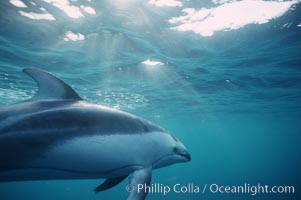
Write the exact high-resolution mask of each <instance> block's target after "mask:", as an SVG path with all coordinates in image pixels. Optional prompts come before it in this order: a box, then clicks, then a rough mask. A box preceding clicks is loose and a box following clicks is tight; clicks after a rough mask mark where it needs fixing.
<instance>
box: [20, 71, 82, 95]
mask: <svg viewBox="0 0 301 200" xmlns="http://www.w3.org/2000/svg"><path fill="white" fill-rule="evenodd" d="M23 72H24V73H26V74H28V75H29V76H30V77H32V78H33V79H34V80H35V81H36V82H37V83H38V86H39V90H38V92H37V93H36V94H35V96H33V97H32V98H31V99H30V100H29V101H31V100H42V99H68V100H82V98H81V97H80V96H79V95H78V94H77V93H76V92H75V91H74V90H73V89H72V88H71V87H70V86H69V85H68V84H67V83H65V82H64V81H62V80H61V79H59V78H58V77H56V76H54V75H52V74H50V73H49V72H46V71H44V70H41V69H37V68H25V69H23Z"/></svg>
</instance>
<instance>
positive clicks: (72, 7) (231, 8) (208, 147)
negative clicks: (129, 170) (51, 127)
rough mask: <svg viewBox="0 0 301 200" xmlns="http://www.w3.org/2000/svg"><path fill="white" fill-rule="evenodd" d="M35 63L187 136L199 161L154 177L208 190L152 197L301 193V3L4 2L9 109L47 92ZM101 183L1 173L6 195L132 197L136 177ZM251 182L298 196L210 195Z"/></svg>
mask: <svg viewBox="0 0 301 200" xmlns="http://www.w3.org/2000/svg"><path fill="white" fill-rule="evenodd" d="M25 67H36V68H41V69H44V70H47V71H49V72H51V73H53V74H55V75H57V76H58V77H60V78H62V79H63V80H64V81H66V82H67V83H68V84H70V85H71V86H72V87H73V88H74V89H75V90H76V91H77V92H78V93H79V95H80V96H81V97H83V98H84V99H85V100H86V101H88V102H92V103H97V104H103V105H106V106H110V107H114V108H117V109H120V110H123V111H127V112H130V113H133V114H135V115H138V116H140V117H143V118H146V119H148V120H150V121H152V122H154V123H156V124H158V125H160V126H162V127H164V128H165V129H167V130H168V131H170V132H171V133H173V134H174V135H175V136H177V137H178V138H179V139H180V140H181V141H182V142H183V143H184V144H185V146H186V147H187V148H188V150H189V152H190V153H191V157H192V160H191V161H190V162H189V163H183V164H176V165H173V166H169V167H166V168H162V169H158V170H155V171H153V177H152V183H160V184H164V185H169V186H173V185H175V184H181V185H188V184H189V183H193V184H194V185H197V186H199V187H200V190H201V191H200V193H188V192H187V193H181V194H177V193H172V192H171V193H169V194H167V195H165V196H163V194H149V195H148V196H147V199H185V200H186V199H281V200H285V199H296V200H297V199H301V191H300V186H301V184H300V183H301V179H300V178H301V177H300V174H301V170H300V169H301V168H300V166H301V156H300V153H301V2H300V1H299V0H292V1H277V0H273V1H263V0H242V1H235V0H212V1H210V0H202V1H193V0H186V1H184V0H183V1H182V0H150V1H148V0H99V1H97V0H87V1H79V0H40V1H38V0H32V1H25V0H22V1H21V0H2V1H1V2H0V79H1V81H0V105H1V106H3V105H7V104H12V103H16V102H19V101H22V100H25V99H28V98H30V97H31V96H33V95H34V93H35V92H36V91H37V85H36V83H35V82H34V81H33V80H31V79H30V78H29V77H28V76H26V75H25V74H24V73H22V69H23V68H25ZM154 150H155V149H154ZM101 182H102V180H71V181H33V182H10V183H2V182H1V183H0V199H1V200H17V199H18V200H19V199H31V200H40V199H43V200H53V199H73V200H80V199H85V200H87V199H89V200H93V199H95V200H96V199H126V197H127V191H126V190H125V186H126V185H127V182H128V180H126V181H123V182H122V183H121V184H119V185H118V186H116V187H114V188H112V189H110V190H108V191H104V192H101V193H99V194H95V193H94V192H93V189H94V188H95V187H97V186H98V185H99V184H100V183H101ZM245 183H246V184H250V185H258V184H259V183H260V184H261V185H266V184H267V185H270V186H274V185H276V186H286V185H288V186H294V188H295V194H283V193H282V194H256V195H251V194H250V193H249V194H233V193H232V194H225V193H224V194H220V193H219V194H218V193H212V192H210V191H209V190H207V191H206V192H205V194H203V193H202V189H203V186H204V185H205V184H208V186H209V185H210V184H217V185H225V186H227V185H229V186H232V185H237V186H239V185H244V184H245Z"/></svg>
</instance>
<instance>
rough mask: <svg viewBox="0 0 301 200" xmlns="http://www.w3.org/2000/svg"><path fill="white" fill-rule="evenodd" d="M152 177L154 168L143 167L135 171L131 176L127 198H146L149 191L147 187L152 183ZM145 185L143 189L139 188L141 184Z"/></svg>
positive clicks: (131, 199)
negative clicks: (146, 189)
mask: <svg viewBox="0 0 301 200" xmlns="http://www.w3.org/2000/svg"><path fill="white" fill-rule="evenodd" d="M151 179H152V168H151V167H149V168H143V169H139V170H136V171H134V173H133V174H132V176H131V178H130V184H129V186H130V188H128V191H129V192H130V193H129V196H128V198H127V200H144V199H145V197H146V195H147V192H146V191H145V189H144V188H145V187H146V186H149V185H150V182H151ZM141 185H142V186H143V188H142V189H139V188H140V187H139V186H141Z"/></svg>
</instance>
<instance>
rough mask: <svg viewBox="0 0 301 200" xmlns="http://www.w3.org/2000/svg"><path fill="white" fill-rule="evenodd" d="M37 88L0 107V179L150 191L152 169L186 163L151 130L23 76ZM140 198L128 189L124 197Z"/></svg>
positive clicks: (40, 77) (43, 75)
mask: <svg viewBox="0 0 301 200" xmlns="http://www.w3.org/2000/svg"><path fill="white" fill-rule="evenodd" d="M23 71H24V72H25V73H26V74H28V75H29V76H31V77H32V78H33V79H34V80H35V81H36V82H37V83H38V85H39V90H38V92H37V93H36V94H35V96H34V97H32V98H31V99H29V100H27V101H23V102H20V103H17V104H13V105H7V106H3V107H1V108H0V181H25V180H64V179H101V178H103V179H106V180H105V181H104V182H103V183H102V184H101V185H100V186H98V187H96V188H95V189H94V190H95V191H96V192H99V191H103V190H106V189H109V188H111V187H114V186H115V185H117V184H119V183H120V182H122V181H123V180H124V179H125V178H126V177H128V176H129V175H130V184H131V185H132V186H134V187H135V186H137V184H146V185H149V184H150V182H151V173H152V170H153V169H156V168H160V167H164V166H168V165H171V164H174V163H178V162H187V161H189V160H190V154H189V153H188V151H187V150H186V148H185V146H184V145H183V144H182V143H181V142H180V141H179V140H178V139H177V138H175V137H174V136H173V135H171V134H170V133H168V132H166V131H165V130H164V129H162V128H160V127H158V126H157V125H155V124H153V123H151V122H149V121H147V120H144V119H142V118H139V117H137V116H134V115H132V114H129V113H125V112H122V111H119V110H115V109H111V108H108V107H105V106H100V105H95V104H89V103H86V102H84V101H83V99H82V98H81V97H80V96H79V95H78V94H77V93H76V92H75V91H74V90H73V89H72V88H71V87H70V86H69V85H67V84H66V83H65V82H64V81H62V80H61V79H59V78H57V77H56V76H54V75H52V74H50V73H48V72H46V71H43V70H40V69H36V68H26V69H24V70H23ZM145 196H146V193H145V192H144V191H143V192H139V191H138V190H133V191H132V192H131V193H129V196H128V199H130V200H142V199H144V198H145Z"/></svg>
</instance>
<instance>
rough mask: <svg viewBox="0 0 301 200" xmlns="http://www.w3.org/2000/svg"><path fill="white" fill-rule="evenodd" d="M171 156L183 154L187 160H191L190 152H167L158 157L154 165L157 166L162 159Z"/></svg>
mask: <svg viewBox="0 0 301 200" xmlns="http://www.w3.org/2000/svg"><path fill="white" fill-rule="evenodd" d="M169 156H182V157H183V158H185V159H187V161H190V160H191V157H190V154H189V153H188V152H186V151H185V152H183V153H170V154H166V155H165V156H162V157H160V158H158V159H157V160H155V162H154V163H153V167H156V165H157V163H158V162H160V161H161V160H163V159H164V158H166V157H169Z"/></svg>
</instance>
